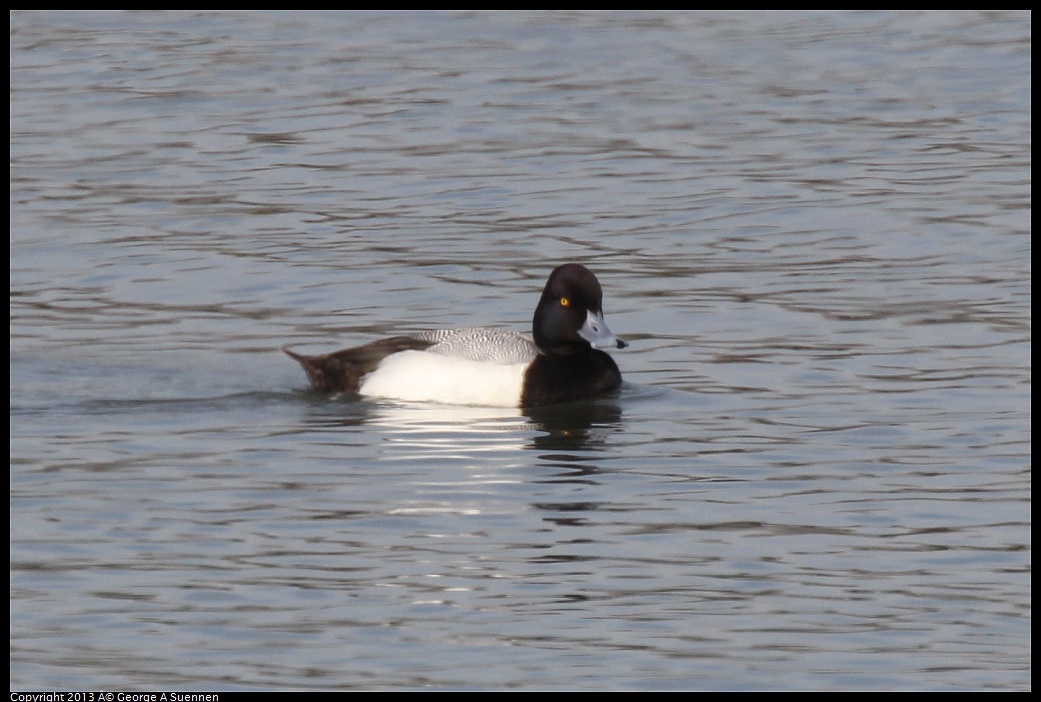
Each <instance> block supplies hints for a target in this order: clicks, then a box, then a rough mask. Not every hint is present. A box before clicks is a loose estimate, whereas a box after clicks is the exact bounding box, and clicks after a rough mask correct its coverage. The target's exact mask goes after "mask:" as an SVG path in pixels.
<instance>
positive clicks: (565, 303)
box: [560, 297, 571, 307]
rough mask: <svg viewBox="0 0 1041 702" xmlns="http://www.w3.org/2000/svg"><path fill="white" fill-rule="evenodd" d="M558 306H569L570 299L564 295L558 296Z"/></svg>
mask: <svg viewBox="0 0 1041 702" xmlns="http://www.w3.org/2000/svg"><path fill="white" fill-rule="evenodd" d="M560 306H561V307H570V306H571V300H569V299H567V298H566V297H562V298H560Z"/></svg>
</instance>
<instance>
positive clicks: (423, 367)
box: [358, 351, 528, 407]
mask: <svg viewBox="0 0 1041 702" xmlns="http://www.w3.org/2000/svg"><path fill="white" fill-rule="evenodd" d="M527 366H528V364H527V363H513V364H499V363H488V362H481V361H471V360H468V359H465V358H454V357H452V356H444V355H441V354H437V353H429V352H426V351H402V352H400V353H395V354H393V355H391V356H388V357H387V358H385V359H384V360H383V361H382V362H381V363H380V365H379V366H378V367H377V368H376V370H375V371H373V372H372V373H370V374H369V375H368V376H367V377H366V378H365V380H363V381H362V384H361V387H360V388H359V390H358V392H359V393H360V394H362V395H367V396H370V397H385V398H389V399H394V400H406V401H409V402H444V403H448V404H453V405H480V406H484V407H517V406H518V405H520V398H521V386H522V384H523V382H524V370H525V369H526V368H527Z"/></svg>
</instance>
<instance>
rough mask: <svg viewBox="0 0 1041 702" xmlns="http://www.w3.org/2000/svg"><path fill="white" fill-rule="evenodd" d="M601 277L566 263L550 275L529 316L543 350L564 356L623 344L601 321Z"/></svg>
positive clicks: (621, 346) (602, 315) (537, 341)
mask: <svg viewBox="0 0 1041 702" xmlns="http://www.w3.org/2000/svg"><path fill="white" fill-rule="evenodd" d="M603 297H604V293H603V291H602V290H601V289H600V281H598V280H597V279H596V276H595V275H593V273H592V271H590V270H589V269H588V268H586V267H585V266H582V265H579V264H577V263H566V264H564V265H563V266H559V267H558V268H556V269H555V270H554V271H553V272H552V273H551V274H550V276H549V281H548V282H547V283H546V287H545V289H544V290H543V291H542V298H541V299H540V300H539V306H538V307H537V308H535V319H534V320H532V334H533V336H534V338H535V344H536V345H538V347H539V349H541V350H542V351H543V353H547V354H555V355H560V356H567V355H570V354H573V353H577V352H580V351H587V350H589V348H590V347H592V348H595V349H605V348H618V349H620V348H624V347H625V346H626V344H625V342H624V341H622V340H621V339H619V338H617V337H616V336H615V335H614V334H613V333H611V330H610V329H608V328H607V325H606V324H605V323H604V311H603V304H602V301H603Z"/></svg>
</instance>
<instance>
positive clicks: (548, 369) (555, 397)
mask: <svg viewBox="0 0 1041 702" xmlns="http://www.w3.org/2000/svg"><path fill="white" fill-rule="evenodd" d="M621 384H622V373H621V371H619V370H618V365H617V364H616V363H615V362H614V359H613V358H611V357H610V356H608V355H607V354H606V353H604V352H603V351H597V350H594V349H590V350H588V351H585V352H581V353H573V354H570V355H567V356H557V355H552V354H542V355H540V356H539V357H538V358H536V359H535V360H534V361H533V362H532V364H531V366H529V367H528V369H527V370H526V371H525V373H524V389H523V391H522V393H521V407H538V406H540V405H551V404H556V403H558V402H571V401H573V400H582V399H585V398H587V397H594V396H596V395H599V394H601V393H604V392H607V391H608V390H614V389H615V388H617V387H618V386H619V385H621Z"/></svg>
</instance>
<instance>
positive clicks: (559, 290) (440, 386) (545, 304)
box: [282, 263, 626, 407]
mask: <svg viewBox="0 0 1041 702" xmlns="http://www.w3.org/2000/svg"><path fill="white" fill-rule="evenodd" d="M602 300H603V291H602V290H601V289H600V281H598V280H597V279H596V276H595V275H593V273H592V272H591V271H590V270H589V269H588V268H586V267H585V266H582V265H579V264H577V263H568V264H565V265H563V266H559V267H558V268H556V269H555V270H554V271H553V272H552V273H551V274H550V276H549V280H548V281H547V282H546V287H545V289H543V291H542V297H541V298H540V299H539V304H538V307H536V308H535V318H534V319H533V320H532V331H533V336H534V341H533V340H532V339H529V338H528V337H526V336H522V335H521V334H517V333H515V332H510V331H504V330H500V329H489V328H473V329H441V330H437V331H429V332H421V333H418V334H412V335H409V336H395V337H392V338H389V339H381V340H379V341H373V342H371V343H368V344H365V345H364V346H357V347H355V348H350V349H345V350H343V351H337V352H334V353H327V354H322V355H319V356H303V355H300V354H297V353H293V352H292V351H290V350H288V349H286V348H283V349H282V350H283V351H285V353H287V354H288V355H289V356H291V357H293V358H295V359H296V360H297V361H299V363H300V365H301V366H303V368H304V371H305V372H306V373H307V377H308V379H309V380H310V381H311V385H312V386H314V388H315V389H316V390H319V391H322V392H345V393H352V394H358V395H363V396H368V397H382V398H390V399H397V400H408V401H433V402H446V403H451V404H465V405H490V406H498V407H534V406H539V405H548V404H555V403H558V402H568V401H571V400H580V399H583V398H587V397H592V396H594V395H599V394H600V393H603V392H606V391H608V390H613V389H615V388H617V387H618V386H619V385H621V384H622V374H621V372H619V370H618V366H617V365H616V364H615V362H614V359H612V358H611V357H610V356H609V355H607V354H606V353H604V352H603V351H601V350H600V349H604V348H619V349H620V348H624V347H625V346H626V343H625V342H624V341H621V340H620V339H618V338H617V337H616V336H615V335H614V334H613V333H612V332H611V330H610V329H608V328H607V325H606V324H605V323H604V313H603V304H602Z"/></svg>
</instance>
